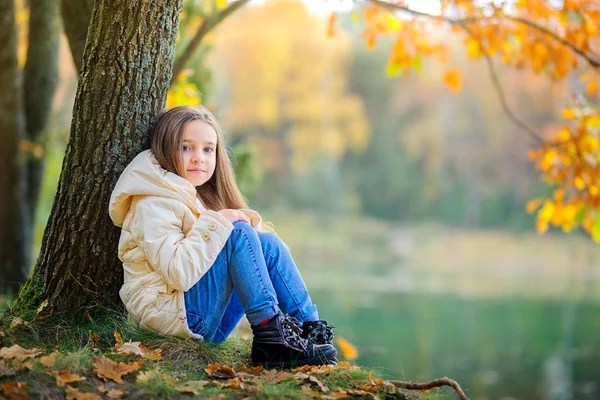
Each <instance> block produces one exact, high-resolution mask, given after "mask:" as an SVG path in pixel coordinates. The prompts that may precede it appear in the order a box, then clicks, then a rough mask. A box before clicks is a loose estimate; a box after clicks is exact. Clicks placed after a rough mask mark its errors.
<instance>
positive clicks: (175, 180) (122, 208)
mask: <svg viewBox="0 0 600 400" xmlns="http://www.w3.org/2000/svg"><path fill="white" fill-rule="evenodd" d="M134 196H160V197H166V198H171V199H176V200H179V201H181V202H183V203H184V204H185V205H187V206H188V207H189V208H190V209H191V210H192V211H194V212H195V213H197V214H200V213H201V212H202V209H201V205H200V202H199V201H198V198H197V197H196V196H197V191H196V188H195V187H194V186H193V185H192V184H191V183H190V182H188V181H187V180H186V179H185V178H182V177H180V176H179V175H177V174H174V173H172V172H168V171H167V170H165V169H164V168H162V167H161V166H160V164H159V163H158V161H157V160H156V158H155V157H154V155H153V154H152V151H151V150H145V151H143V152H141V153H140V154H138V155H137V156H136V157H135V158H134V159H133V161H131V163H130V164H129V165H128V166H127V168H125V170H124V171H123V173H122V174H121V176H120V177H119V180H118V181H117V184H116V185H115V188H114V190H113V192H112V195H111V196H110V203H109V207H108V212H109V215H110V218H111V219H112V221H113V222H114V224H115V225H116V226H118V227H122V226H123V221H124V220H125V217H126V216H127V213H128V212H129V208H130V207H131V202H132V200H133V197H134Z"/></svg>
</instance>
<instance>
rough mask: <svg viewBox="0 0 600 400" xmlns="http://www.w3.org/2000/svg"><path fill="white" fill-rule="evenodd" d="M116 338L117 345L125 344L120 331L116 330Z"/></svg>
mask: <svg viewBox="0 0 600 400" xmlns="http://www.w3.org/2000/svg"><path fill="white" fill-rule="evenodd" d="M114 335H115V340H116V341H117V343H116V345H120V344H123V338H122V337H121V334H120V333H119V332H115V333H114Z"/></svg>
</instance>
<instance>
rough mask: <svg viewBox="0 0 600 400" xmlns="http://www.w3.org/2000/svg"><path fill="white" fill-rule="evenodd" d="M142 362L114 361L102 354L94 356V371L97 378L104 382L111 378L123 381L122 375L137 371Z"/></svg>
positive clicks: (118, 381) (119, 381)
mask: <svg viewBox="0 0 600 400" xmlns="http://www.w3.org/2000/svg"><path fill="white" fill-rule="evenodd" d="M143 366H144V364H143V363H142V362H141V361H135V362H129V363H125V362H120V363H118V364H117V363H116V362H114V361H113V360H111V359H108V358H106V357H104V356H102V357H94V372H95V373H96V375H98V377H99V378H101V379H103V380H104V381H105V382H106V381H107V380H108V379H111V380H113V381H115V382H117V383H123V378H122V377H123V375H127V374H129V373H130V372H133V371H137V370H138V369H140V368H142V367H143Z"/></svg>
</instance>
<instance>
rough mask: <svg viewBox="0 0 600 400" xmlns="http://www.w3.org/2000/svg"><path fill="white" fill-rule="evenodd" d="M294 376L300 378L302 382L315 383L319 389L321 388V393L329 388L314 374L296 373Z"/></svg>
mask: <svg viewBox="0 0 600 400" xmlns="http://www.w3.org/2000/svg"><path fill="white" fill-rule="evenodd" d="M294 378H296V379H301V380H303V381H304V382H308V383H314V384H315V385H317V386H318V387H319V389H321V391H322V392H323V393H327V392H328V391H329V388H328V387H327V385H325V384H324V383H323V382H321V381H320V380H319V379H318V378H317V377H316V376H313V375H308V374H300V373H298V374H295V375H294Z"/></svg>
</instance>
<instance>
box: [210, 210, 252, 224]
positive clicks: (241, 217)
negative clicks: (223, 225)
mask: <svg viewBox="0 0 600 400" xmlns="http://www.w3.org/2000/svg"><path fill="white" fill-rule="evenodd" d="M218 213H219V214H221V215H222V216H224V217H225V218H227V220H228V221H229V222H231V223H232V224H233V223H234V222H237V221H244V222H247V223H250V218H248V216H247V215H246V214H244V213H243V212H242V211H240V210H232V209H230V208H226V209H224V210H221V211H218Z"/></svg>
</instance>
